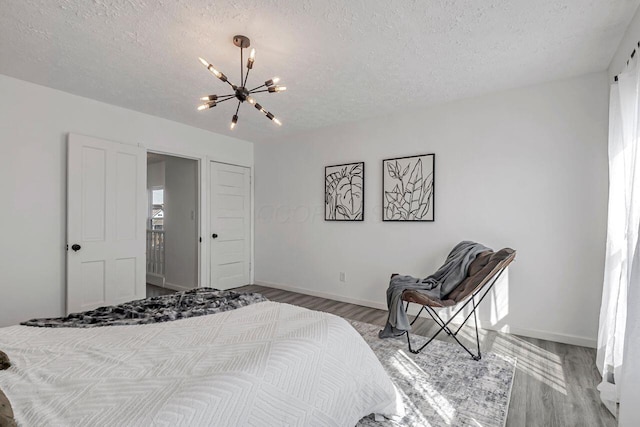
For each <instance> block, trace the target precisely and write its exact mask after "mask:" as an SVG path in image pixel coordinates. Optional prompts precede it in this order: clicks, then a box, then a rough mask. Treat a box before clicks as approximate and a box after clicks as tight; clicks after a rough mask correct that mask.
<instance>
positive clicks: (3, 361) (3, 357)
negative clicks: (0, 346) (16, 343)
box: [0, 350, 11, 371]
mask: <svg viewBox="0 0 640 427" xmlns="http://www.w3.org/2000/svg"><path fill="white" fill-rule="evenodd" d="M9 366H11V362H10V361H9V356H7V353H5V352H4V351H2V350H0V371H3V370H5V369H9Z"/></svg>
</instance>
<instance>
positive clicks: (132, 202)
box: [67, 134, 147, 313]
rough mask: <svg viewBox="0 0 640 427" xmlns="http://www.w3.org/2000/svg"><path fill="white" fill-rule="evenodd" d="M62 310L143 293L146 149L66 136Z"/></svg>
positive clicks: (71, 310)
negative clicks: (64, 296)
mask: <svg viewBox="0 0 640 427" xmlns="http://www.w3.org/2000/svg"><path fill="white" fill-rule="evenodd" d="M67 160H68V164H67V244H68V251H67V313H75V312H79V311H85V310H91V309H94V308H97V307H101V306H104V305H112V304H119V303H122V302H125V301H131V300H134V299H138V298H144V297H145V296H146V283H145V273H146V256H145V243H146V242H145V240H146V236H145V232H146V226H145V221H146V209H147V208H146V174H147V163H146V152H145V151H144V149H142V148H140V147H136V146H132V145H125V144H119V143H117V142H111V141H105V140H102V139H98V138H91V137H88V136H82V135H73V134H71V135H69V148H68V159H67Z"/></svg>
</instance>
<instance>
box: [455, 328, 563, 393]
mask: <svg viewBox="0 0 640 427" xmlns="http://www.w3.org/2000/svg"><path fill="white" fill-rule="evenodd" d="M478 333H479V335H480V342H481V344H480V348H481V349H482V348H483V346H482V342H483V341H484V340H485V339H486V337H487V336H488V333H487V331H485V330H480V329H479V330H478ZM459 335H460V336H462V337H464V338H465V340H464V341H463V343H464V344H465V345H467V343H474V344H475V339H476V337H475V330H474V329H473V328H472V327H469V326H467V327H465V328H463V329H462V330H461V331H460V333H459ZM491 352H492V353H497V354H501V355H505V356H509V357H513V358H515V359H517V364H516V369H517V370H518V371H520V372H522V373H524V374H526V375H529V376H530V377H532V378H534V379H536V380H538V381H540V382H541V383H543V384H545V385H547V386H549V387H551V388H552V389H554V390H555V391H557V392H559V393H562V394H563V395H565V396H566V395H567V384H566V378H565V374H564V369H563V367H562V360H561V359H560V356H558V355H557V354H555V353H552V352H550V351H548V350H545V349H543V348H540V347H538V346H536V345H534V344H532V343H530V342H528V341H526V340H524V339H522V338H520V337H518V336H516V335H509V334H505V333H498V334H496V336H495V340H494V342H493V346H492V347H491Z"/></svg>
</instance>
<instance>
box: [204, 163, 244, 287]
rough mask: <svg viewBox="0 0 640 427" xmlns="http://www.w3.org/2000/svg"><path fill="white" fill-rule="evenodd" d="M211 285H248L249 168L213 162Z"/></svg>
mask: <svg viewBox="0 0 640 427" xmlns="http://www.w3.org/2000/svg"><path fill="white" fill-rule="evenodd" d="M209 188H210V191H211V197H210V198H209V200H210V201H211V208H210V212H211V224H210V228H209V230H210V231H211V236H209V237H210V238H209V240H210V242H211V250H210V251H209V253H210V257H211V259H210V266H211V268H210V272H211V286H212V287H214V288H218V289H229V288H235V287H237V286H244V285H248V284H249V282H250V280H251V279H250V270H251V265H250V262H251V174H250V170H249V168H245V167H240V166H233V165H227V164H223V163H217V162H211V185H210V187H209Z"/></svg>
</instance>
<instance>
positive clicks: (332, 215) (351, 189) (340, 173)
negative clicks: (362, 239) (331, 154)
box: [324, 162, 364, 221]
mask: <svg viewBox="0 0 640 427" xmlns="http://www.w3.org/2000/svg"><path fill="white" fill-rule="evenodd" d="M324 219H325V221H363V220H364V162H358V163H347V164H344V165H333V166H326V167H325V168H324Z"/></svg>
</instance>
